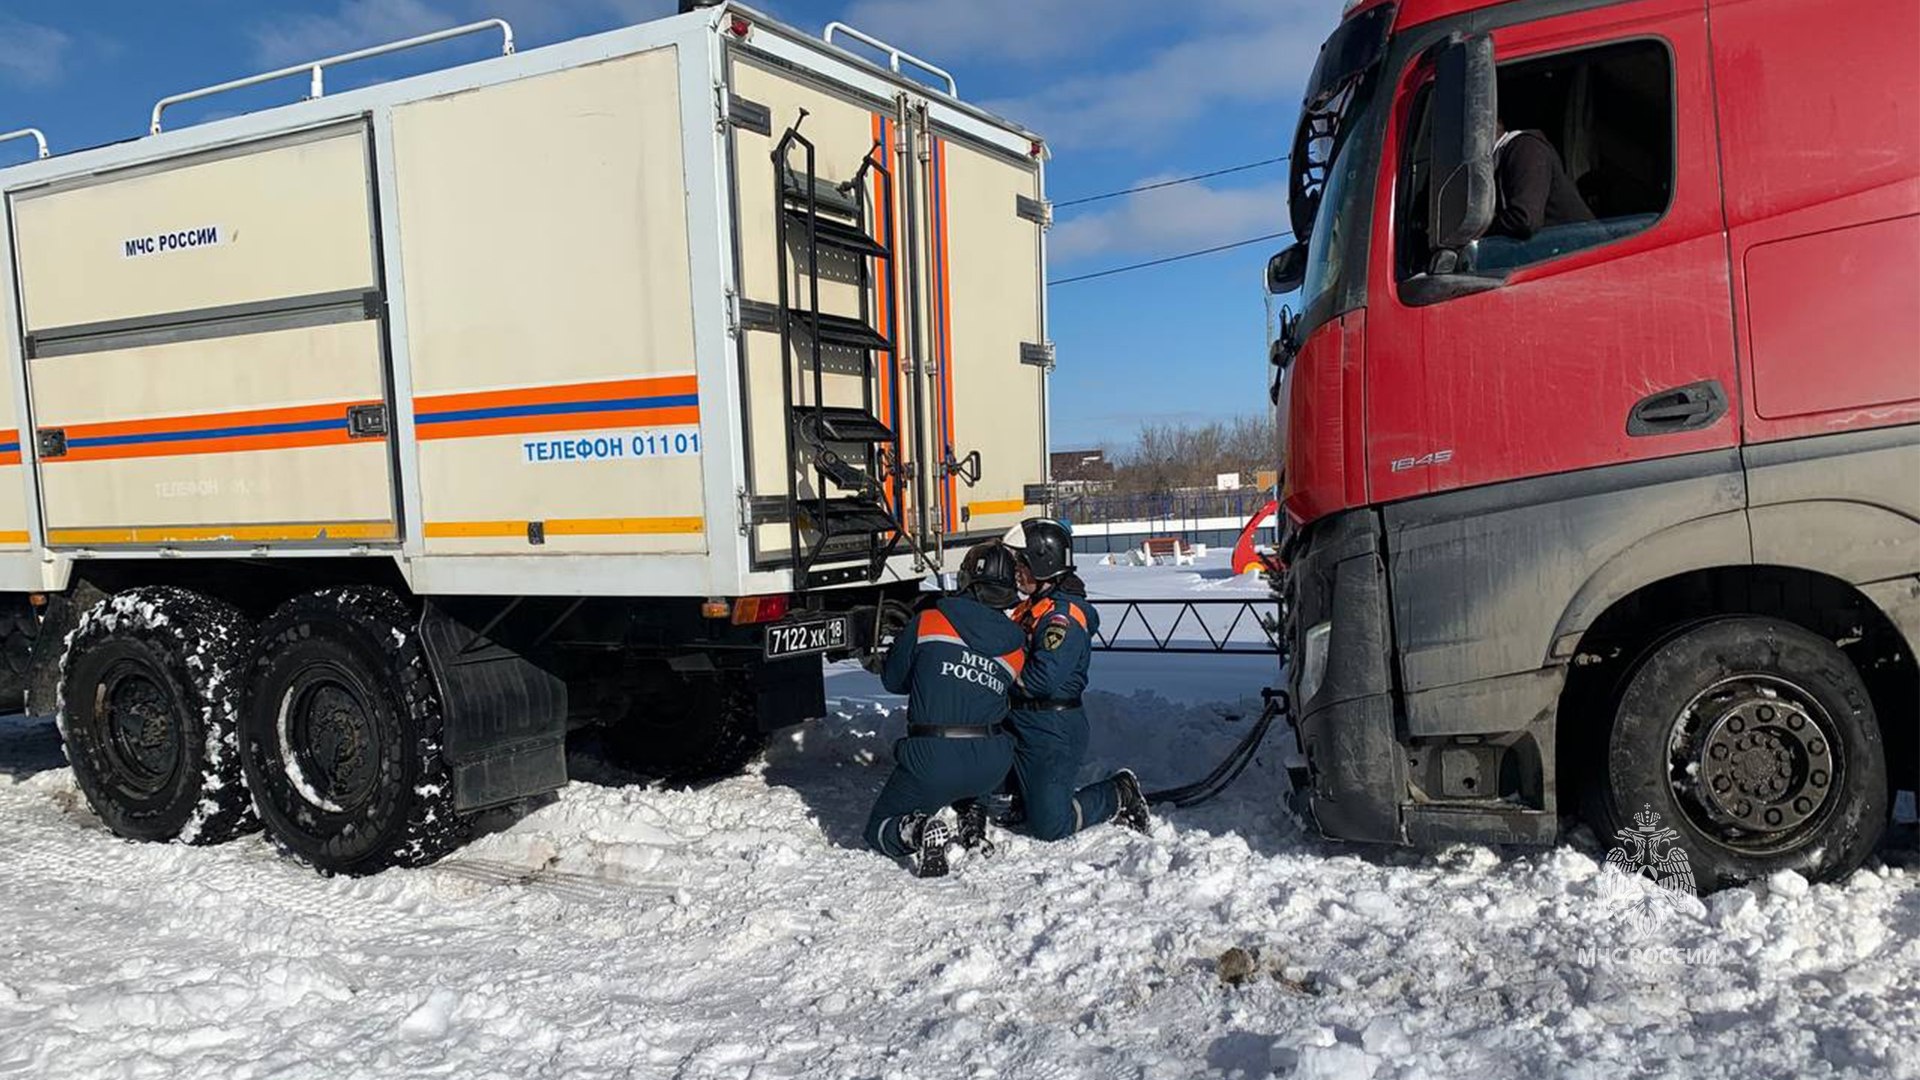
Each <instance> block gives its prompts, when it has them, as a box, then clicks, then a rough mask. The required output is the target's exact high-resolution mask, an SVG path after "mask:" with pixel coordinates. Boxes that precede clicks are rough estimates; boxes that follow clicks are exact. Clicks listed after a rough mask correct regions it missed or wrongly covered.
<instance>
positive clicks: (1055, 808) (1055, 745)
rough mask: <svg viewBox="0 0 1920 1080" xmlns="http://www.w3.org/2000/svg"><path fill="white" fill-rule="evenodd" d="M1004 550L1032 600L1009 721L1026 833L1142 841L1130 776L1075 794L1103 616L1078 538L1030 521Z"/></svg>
mask: <svg viewBox="0 0 1920 1080" xmlns="http://www.w3.org/2000/svg"><path fill="white" fill-rule="evenodd" d="M1007 545H1008V546H1009V547H1011V548H1013V549H1014V551H1015V552H1017V553H1018V555H1019V558H1020V567H1019V569H1020V586H1021V591H1022V592H1025V593H1028V594H1029V595H1028V598H1027V600H1026V601H1025V602H1024V603H1022V604H1021V605H1020V606H1019V607H1018V608H1016V609H1015V610H1014V613H1013V617H1014V620H1015V621H1016V622H1018V623H1019V624H1020V626H1021V629H1022V630H1024V631H1025V633H1026V635H1027V664H1026V669H1025V671H1024V672H1023V673H1022V675H1021V685H1020V686H1019V687H1017V688H1016V689H1015V690H1014V698H1013V712H1012V713H1011V715H1010V716H1009V717H1008V720H1007V723H1008V726H1010V727H1011V728H1012V729H1013V740H1014V759H1013V770H1014V778H1015V782H1016V783H1017V784H1018V786H1019V789H1020V791H1019V793H1020V796H1021V798H1022V799H1023V800H1025V803H1026V819H1027V831H1028V832H1030V833H1031V834H1032V835H1033V836H1035V837H1037V838H1038V839H1041V840H1059V839H1062V838H1064V837H1068V836H1072V835H1073V834H1074V833H1077V832H1079V831H1080V830H1081V829H1084V828H1086V827H1087V826H1089V825H1098V824H1100V823H1101V822H1106V821H1112V822H1115V823H1116V824H1120V825H1124V826H1126V827H1127V828H1129V829H1133V830H1135V831H1137V832H1143V833H1144V832H1146V831H1147V827H1148V824H1149V822H1150V820H1151V819H1150V818H1149V816H1148V813H1147V800H1146V799H1145V798H1144V797H1143V796H1142V795H1141V794H1140V782H1139V781H1138V780H1137V779H1135V778H1134V775H1133V772H1132V771H1131V770H1128V769H1121V770H1120V771H1119V772H1117V773H1114V774H1113V775H1112V776H1110V777H1108V778H1107V779H1105V780H1101V781H1098V782H1096V783H1092V784H1088V785H1087V786H1086V787H1083V788H1081V789H1079V790H1078V791H1075V790H1074V786H1073V785H1074V781H1075V780H1076V779H1078V777H1079V773H1080V764H1081V762H1082V761H1083V760H1084V759H1085V758H1086V755H1087V734H1088V732H1087V714H1086V711H1085V710H1084V709H1083V708H1082V707H1081V703H1080V695H1081V694H1082V693H1083V692H1084V691H1085V690H1086V688H1087V673H1088V672H1087V669H1088V667H1089V665H1090V664H1091V663H1092V660H1093V632H1094V630H1096V629H1098V628H1099V626H1100V615H1099V613H1098V612H1096V611H1094V609H1093V605H1092V604H1090V603H1088V602H1087V587H1086V585H1085V584H1084V583H1083V582H1081V580H1080V577H1079V575H1077V574H1075V573H1074V572H1073V538H1072V535H1071V534H1070V533H1069V532H1068V530H1067V527H1066V526H1065V525H1063V524H1061V523H1060V522H1058V521H1052V520H1049V519H1047V518H1029V519H1027V520H1026V521H1023V522H1021V523H1020V524H1019V525H1018V526H1016V527H1015V528H1014V530H1013V531H1012V532H1011V533H1009V534H1008V537H1007Z"/></svg>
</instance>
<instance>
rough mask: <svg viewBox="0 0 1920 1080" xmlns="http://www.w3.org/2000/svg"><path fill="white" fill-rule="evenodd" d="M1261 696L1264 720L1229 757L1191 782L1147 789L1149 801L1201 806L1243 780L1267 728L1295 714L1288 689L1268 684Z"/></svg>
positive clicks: (1255, 726) (1256, 723) (1183, 805)
mask: <svg viewBox="0 0 1920 1080" xmlns="http://www.w3.org/2000/svg"><path fill="white" fill-rule="evenodd" d="M1260 697H1261V699H1262V700H1264V701H1265V702H1266V703H1267V707H1266V708H1264V709H1262V710H1261V711H1260V719H1259V720H1257V721H1255V722H1254V725H1253V730H1251V731H1249V732H1247V735H1246V738H1243V739H1241V740H1240V742H1239V743H1238V744H1237V745H1235V746H1234V748H1233V750H1232V751H1231V752H1230V753H1228V754H1227V756H1226V758H1225V759H1224V760H1222V761H1221V762H1220V764H1218V765H1215V766H1214V767H1213V771H1212V772H1210V773H1208V774H1207V775H1205V776H1203V777H1201V778H1200V779H1198V780H1195V781H1194V782H1193V783H1191V784H1182V785H1180V786H1179V787H1173V788H1167V789H1166V790H1164V791H1149V792H1146V799H1147V801H1148V802H1151V803H1172V804H1173V805H1174V806H1178V807H1188V806H1198V805H1200V804H1201V803H1203V802H1206V801H1207V800H1208V799H1211V798H1213V797H1214V796H1215V795H1218V794H1220V793H1221V792H1222V791H1225V790H1226V789H1227V785H1229V784H1231V783H1233V782H1234V781H1235V780H1237V779H1239V778H1240V774H1241V773H1243V772H1245V771H1246V769H1247V766H1248V765H1249V764H1251V763H1252V762H1253V755H1254V752H1255V751H1256V750H1258V749H1260V743H1261V741H1262V740H1264V739H1265V738H1266V737H1267V729H1269V728H1271V727H1272V726H1273V721H1274V720H1275V718H1277V717H1280V716H1288V717H1289V718H1290V717H1291V715H1292V711H1293V710H1292V699H1291V698H1289V697H1288V696H1287V692H1286V691H1285V690H1276V689H1274V688H1273V687H1271V686H1269V687H1264V688H1262V689H1261V691H1260Z"/></svg>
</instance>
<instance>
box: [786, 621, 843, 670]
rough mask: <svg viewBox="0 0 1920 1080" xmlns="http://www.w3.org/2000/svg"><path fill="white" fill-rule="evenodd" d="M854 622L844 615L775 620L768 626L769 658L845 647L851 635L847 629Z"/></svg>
mask: <svg viewBox="0 0 1920 1080" xmlns="http://www.w3.org/2000/svg"><path fill="white" fill-rule="evenodd" d="M851 625H852V620H851V619H849V618H847V617H846V616H845V615H835V616H833V617H832V618H828V619H808V620H807V621H805V622H790V623H775V624H774V625H772V626H769V627H767V659H769V660H777V659H779V658H780V657H783V656H805V655H807V654H808V653H822V652H831V651H832V650H834V649H844V648H846V647H847V641H848V640H849V639H850V638H851V637H852V635H851V634H849V633H848V632H847V631H848V629H849V628H850V627H851Z"/></svg>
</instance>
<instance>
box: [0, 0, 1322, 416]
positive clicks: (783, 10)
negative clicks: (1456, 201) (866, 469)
mask: <svg viewBox="0 0 1920 1080" xmlns="http://www.w3.org/2000/svg"><path fill="white" fill-rule="evenodd" d="M673 6H674V5H673V3H672V0H290V2H282V3H269V2H261V0H167V2H165V3H157V2H153V0H0V130H7V129H9V128H13V127H17V126H21V125H27V124H31V125H35V126H38V127H42V128H45V129H46V130H47V133H48V135H49V137H50V138H51V139H52V141H53V143H54V146H55V149H56V150H59V149H63V148H64V149H72V148H77V147H81V146H89V145H96V144H99V143H104V142H111V141H116V140H120V139H128V138H135V137H137V136H139V135H141V134H142V133H143V132H144V131H145V126H146V114H147V110H148V108H149V107H150V106H151V105H152V103H153V102H154V100H156V99H157V98H160V97H162V96H164V95H166V94H169V93H172V92H175V91H178V90H182V89H186V88H190V87H195V86H203V85H207V84H211V83H216V82H221V81H224V80H226V79H230V78H234V77H236V76H240V75H245V74H251V73H253V72H255V71H260V70H265V69H268V68H272V67H279V66H282V65H285V64H289V63H294V62H298V61H300V60H305V59H312V58H314V57H317V56H322V55H326V54H328V53H332V52H339V51H343V50H346V49H350V48H354V47H358V46H361V45H365V44H370V43H373V42H378V41H385V40H391V39H393V38H398V37H404V36H407V35H410V34H414V33H420V32H423V31H426V30H432V29H438V28H440V27H443V26H450V25H454V24H457V23H460V22H464V21H468V20H470V19H472V18H476V17H481V16H486V15H500V16H503V17H505V18H507V19H509V20H511V21H512V22H513V23H514V26H515V29H516V31H517V35H518V37H519V39H520V43H521V47H522V48H532V47H536V46H538V45H542V44H546V43H549V42H553V41H558V40H562V39H565V38H569V37H575V36H578V35H580V34H583V33H590V32H593V31H597V30H605V29H610V28H612V27H615V26H620V25H624V24H627V23H631V22H636V21H640V20H643V19H647V18H652V17H655V16H657V15H660V14H663V13H670V12H671V11H672V9H673ZM758 6H760V7H762V8H764V9H768V10H771V11H772V12H773V13H775V14H776V15H778V16H779V17H781V18H782V19H784V20H785V21H788V22H791V23H794V24H796V25H799V26H801V27H803V28H806V29H808V30H814V31H817V30H818V29H819V28H820V27H821V26H823V25H824V24H825V23H826V22H827V21H828V20H831V19H836V18H837V19H843V20H845V21H847V22H849V23H851V24H852V25H854V26H857V27H860V28H861V29H865V30H869V31H870V32H872V33H874V34H877V35H878V36H880V37H883V38H885V39H887V40H890V41H893V42H895V43H897V44H898V45H900V46H901V47H903V48H906V49H909V50H911V51H914V52H917V53H919V54H921V55H923V56H926V57H928V58H929V59H931V60H933V61H935V62H936V63H940V64H941V65H943V66H945V67H947V68H948V69H949V70H951V71H953V72H954V74H955V76H956V77H957V78H958V80H959V84H960V90H961V94H962V96H963V97H965V98H967V99H969V100H972V101H976V102H980V103H982V104H985V105H987V106H988V107H990V108H993V109H994V110H996V111H998V112H1001V113H1003V114H1005V115H1007V116H1009V117H1012V118H1014V119H1017V120H1019V121H1021V122H1023V123H1025V124H1027V125H1028V126H1030V127H1033V128H1034V129H1036V130H1038V131H1040V132H1042V133H1043V134H1045V135H1046V136H1047V137H1048V139H1049V140H1050V141H1051V143H1052V145H1053V150H1054V160H1053V162H1052V164H1051V165H1050V167H1049V175H1048V182H1049V194H1050V195H1051V196H1052V197H1053V198H1054V199H1055V200H1056V201H1063V200H1068V199H1072V198H1075V197H1077V196H1082V195H1091V194H1097V193H1101V192H1106V191H1111V190H1115V189H1119V188H1126V187H1132V186H1136V185H1139V184H1143V183H1151V182H1152V181H1154V180H1157V179H1165V178H1168V177H1173V176H1181V175H1188V174H1192V173H1197V172H1205V171H1208V170H1211V169H1215V168H1222V167H1226V166H1230V165H1237V164H1240V163H1243V162H1248V161H1254V160H1258V159H1260V158H1266V157H1272V156H1275V155H1278V154H1280V153H1283V152H1284V151H1285V149H1286V143H1287V142H1288V141H1289V138H1290V134H1291V131H1292V125H1293V117H1294V113H1295V107H1296V105H1297V103H1298V101H1299V97H1300V87H1301V83H1302V82H1303V81H1304V79H1305V77H1306V74H1307V71H1308V69H1309V68H1310V67H1311V66H1312V62H1313V57H1314V55H1315V53H1316V52H1317V50H1318V47H1319V42H1320V41H1321V40H1322V39H1323V38H1324V37H1325V36H1326V34H1327V33H1328V32H1329V31H1330V30H1331V29H1332V27H1333V24H1334V21H1335V19H1336V18H1337V16H1338V12H1339V6H1340V5H1339V3H1338V0H1210V2H1208V3H1204V4H1177V3H1168V2H1166V0H763V2H762V3H761V4H759V5H758ZM485 51H486V50H485V47H484V46H480V45H459V44H454V45H445V46H438V47H435V48H434V49H431V50H423V51H421V52H420V53H418V54H415V55H413V56H412V57H411V58H410V59H409V60H408V61H406V62H405V63H404V64H398V65H395V66H386V67H382V66H376V65H363V66H361V67H358V68H348V69H344V70H342V71H341V72H340V73H339V74H338V75H337V76H334V77H333V78H331V79H330V82H329V85H330V87H335V88H346V87H348V86H351V85H354V84H355V83H356V82H361V81H366V80H368V79H372V78H378V77H386V76H391V75H393V74H401V73H405V72H407V71H410V70H419V69H421V68H425V67H435V66H441V65H444V64H447V63H451V62H458V61H460V60H464V59H470V58H477V57H479V56H480V55H483V54H484V53H485ZM304 89H305V88H304V85H303V84H302V83H301V82H300V81H299V80H293V81H290V82H287V83H284V84H281V85H279V86H275V87H273V88H270V89H267V90H264V91H258V92H249V93H248V94H246V95H235V96H232V97H229V98H223V99H219V101H217V102H216V103H211V104H210V105H209V108H213V109H218V110H220V112H221V113H226V112H234V111H241V110H244V109H248V108H258V107H263V106H266V105H271V104H275V103H278V102H283V101H287V100H292V99H294V98H296V97H297V96H299V95H300V94H302V93H304ZM169 115H170V116H171V115H172V114H169ZM194 115H195V114H194V113H193V112H192V111H191V110H190V109H188V110H183V111H182V113H181V116H180V119H181V121H186V120H189V119H192V118H193V117H194ZM199 115H200V116H201V117H205V116H207V115H209V114H208V113H206V112H202V113H200V114H199ZM21 152H22V151H21V149H20V144H8V145H7V146H4V147H0V161H12V160H16V159H17V156H18V155H19V154H20V153H21ZM1284 179H1285V177H1284V174H1283V171H1282V167H1268V168H1264V169H1255V170H1249V171H1246V172H1241V173H1236V174H1233V175H1231V176H1224V177H1220V178H1218V179H1216V180H1211V181H1206V182H1202V183H1194V184H1183V185H1179V186H1176V187H1170V188H1165V189H1161V190H1160V191H1156V192H1149V193H1143V194H1139V195H1134V196H1129V197H1126V198H1119V199H1109V200H1104V201H1101V202H1097V203H1093V204H1090V205H1087V206H1085V207H1080V208H1066V209H1063V210H1061V211H1060V213H1059V214H1058V216H1057V219H1056V224H1055V227H1054V232H1053V236H1052V249H1053V250H1052V256H1053V257H1052V267H1051V274H1050V276H1052V277H1055V278H1059V277H1066V276H1071V275H1074V274H1079V273H1086V272H1089V271H1094V270H1100V269H1104V268H1106V267H1109V266H1116V265H1122V264H1127V263H1133V262H1139V261H1143V260H1146V259H1151V258H1155V257H1158V256H1162V255H1168V254H1175V253H1179V252H1183V251H1189V250H1193V249H1196V248H1201V247H1207V246H1211V245H1214V244H1219V243H1227V242H1231V241H1235V240H1240V239H1244V238H1246V237H1251V236H1257V235H1260V234H1263V233H1271V232H1278V231H1280V230H1281V229H1283V228H1284V227H1285V225H1284V219H1285V197H1284ZM1279 243H1280V242H1274V243H1271V244H1262V245H1258V246H1253V247H1246V248H1241V249H1239V250H1236V251H1231V252H1226V253H1223V254H1218V255H1211V256H1206V257H1203V258H1199V259H1193V260H1189V261H1186V262H1181V263H1176V264H1173V265H1170V266H1166V267H1161V268H1156V269H1152V270H1143V271H1139V272H1136V273H1131V274H1121V275H1116V276H1113V277H1107V278H1101V279H1098V280H1094V281H1088V282H1082V283H1078V284H1068V285H1062V286H1058V287H1056V288H1055V289H1054V290H1053V294H1052V320H1053V322H1052V336H1053V339H1054V341H1055V343H1056V344H1057V345H1058V348H1059V368H1058V370H1057V372H1056V374H1055V380H1054V423H1055V430H1054V443H1055V446H1056V447H1061V448H1064V447H1071V446H1084V445H1095V444H1099V443H1102V442H1106V443H1112V444H1115V445H1124V444H1126V443H1127V442H1129V441H1130V439H1131V436H1132V434H1133V433H1134V431H1135V430H1136V429H1137V428H1138V427H1139V425H1140V424H1141V423H1143V422H1161V421H1174V422H1183V421H1198V420H1206V419H1214V418H1223V417H1228V416H1233V415H1236V414H1246V413H1255V412H1259V411H1261V410H1262V409H1264V408H1265V405H1266V370H1265V355H1264V353H1265V317H1264V307H1263V304H1262V299H1261V292H1260V270H1261V267H1262V265H1263V264H1264V263H1265V260H1266V257H1267V255H1269V254H1270V253H1271V251H1272V249H1273V248H1275V247H1277V246H1278V245H1279Z"/></svg>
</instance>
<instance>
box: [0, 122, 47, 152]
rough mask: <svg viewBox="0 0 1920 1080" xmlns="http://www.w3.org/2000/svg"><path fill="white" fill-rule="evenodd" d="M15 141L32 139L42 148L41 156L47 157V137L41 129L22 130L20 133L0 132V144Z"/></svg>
mask: <svg viewBox="0 0 1920 1080" xmlns="http://www.w3.org/2000/svg"><path fill="white" fill-rule="evenodd" d="M14 139H32V140H33V144H34V145H35V146H38V147H39V148H40V156H41V157H46V156H47V136H46V134H45V133H44V132H42V131H41V130H40V129H39V128H21V129H20V130H19V131H8V132H0V142H12V141H13V140H14Z"/></svg>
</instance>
